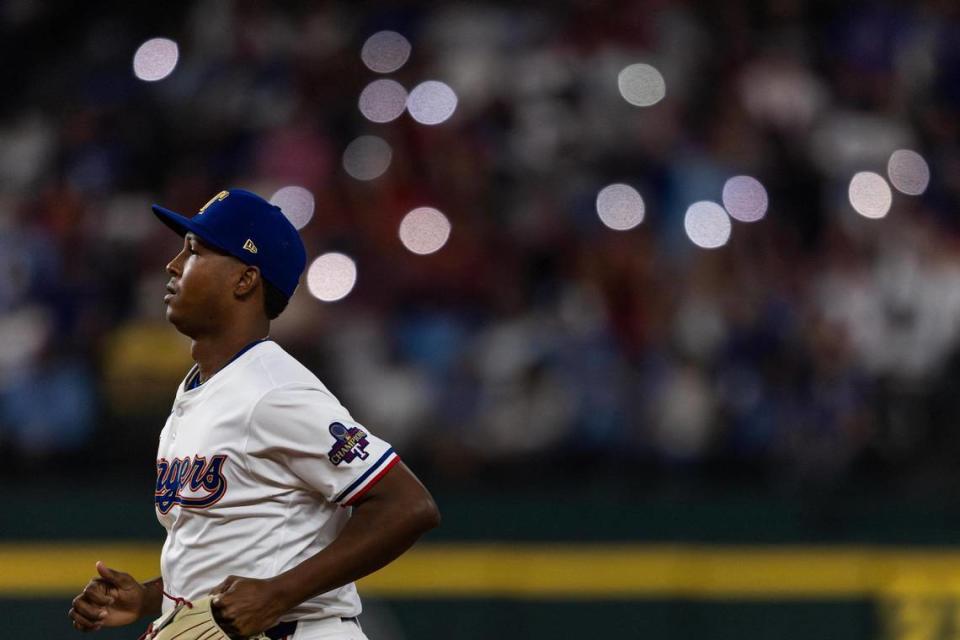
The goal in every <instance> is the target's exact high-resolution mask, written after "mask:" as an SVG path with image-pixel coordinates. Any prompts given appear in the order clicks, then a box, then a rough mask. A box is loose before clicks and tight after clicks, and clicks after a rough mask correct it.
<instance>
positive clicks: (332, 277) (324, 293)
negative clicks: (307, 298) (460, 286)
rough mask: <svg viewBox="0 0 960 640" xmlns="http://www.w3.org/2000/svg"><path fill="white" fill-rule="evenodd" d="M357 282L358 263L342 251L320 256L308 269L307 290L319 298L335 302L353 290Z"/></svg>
mask: <svg viewBox="0 0 960 640" xmlns="http://www.w3.org/2000/svg"><path fill="white" fill-rule="evenodd" d="M356 282H357V264H356V263H355V262H354V261H353V259H352V258H350V257H349V256H346V255H344V254H342V253H336V252H330V253H325V254H323V255H322V256H320V257H318V258H317V259H316V260H314V261H313V262H312V263H310V268H309V269H307V290H309V291H310V295H312V296H313V297H314V298H316V299H317V300H323V301H324V302H335V301H337V300H342V299H343V298H345V297H346V296H347V294H349V293H350V292H351V291H352V290H353V285H354V284H356Z"/></svg>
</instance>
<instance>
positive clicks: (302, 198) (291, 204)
mask: <svg viewBox="0 0 960 640" xmlns="http://www.w3.org/2000/svg"><path fill="white" fill-rule="evenodd" d="M270 204H274V205H276V206H278V207H280V210H281V211H283V215H285V216H286V217H287V220H289V221H290V222H291V223H292V224H293V226H295V227H296V228H297V229H303V228H304V227H305V226H307V223H308V222H310V219H311V218H313V208H314V200H313V194H312V193H310V191H309V190H308V189H304V188H303V187H297V186H295V185H290V186H288V187H283V188H282V189H278V190H277V192H276V193H274V194H273V195H272V196H270Z"/></svg>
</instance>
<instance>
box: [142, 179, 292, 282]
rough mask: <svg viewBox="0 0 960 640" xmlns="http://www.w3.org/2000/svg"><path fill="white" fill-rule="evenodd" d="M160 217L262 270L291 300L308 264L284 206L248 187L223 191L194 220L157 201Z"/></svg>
mask: <svg viewBox="0 0 960 640" xmlns="http://www.w3.org/2000/svg"><path fill="white" fill-rule="evenodd" d="M152 208H153V212H154V213H155V214H156V215H157V217H158V218H160V221H161V222H163V223H164V224H165V225H167V226H168V227H170V228H171V229H173V230H174V231H176V232H177V233H178V234H180V235H181V236H183V235H186V233H187V232H188V231H192V232H193V233H194V234H196V235H197V237H199V238H200V239H201V240H203V242H204V243H206V244H208V245H210V246H212V247H214V248H216V249H219V250H220V251H223V252H224V253H228V254H230V255H231V256H233V257H234V258H237V259H238V260H240V261H241V262H243V263H245V264H249V265H251V266H254V267H259V268H260V273H261V274H263V277H264V279H265V280H266V281H267V282H269V283H270V284H272V285H273V286H275V287H276V288H277V289H279V290H280V291H282V292H283V293H284V295H286V296H287V298H288V299H289V298H290V297H291V296H292V295H293V292H294V291H295V290H296V288H297V284H298V283H299V282H300V274H302V273H303V268H304V267H305V266H306V264H307V252H306V250H305V249H304V248H303V240H301V239H300V233H299V232H298V231H297V229H296V227H294V226H293V224H292V223H291V222H290V221H289V220H288V219H287V217H286V216H285V215H283V212H282V211H281V210H280V207H278V206H276V205H272V204H270V203H269V202H267V201H266V200H264V199H263V198H261V197H260V196H258V195H257V194H255V193H251V192H250V191H244V190H243V189H229V190H227V191H221V192H220V193H218V194H217V195H215V196H213V197H212V198H210V200H209V201H208V202H207V204H205V205H203V207H201V209H200V211H198V212H197V214H196V215H195V216H193V217H192V218H187V217H186V216H182V215H180V214H179V213H174V212H173V211H170V210H169V209H164V208H163V207H161V206H160V205H156V204H155V205H153V207H152Z"/></svg>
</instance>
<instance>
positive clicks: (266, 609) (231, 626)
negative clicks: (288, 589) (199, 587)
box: [210, 576, 289, 638]
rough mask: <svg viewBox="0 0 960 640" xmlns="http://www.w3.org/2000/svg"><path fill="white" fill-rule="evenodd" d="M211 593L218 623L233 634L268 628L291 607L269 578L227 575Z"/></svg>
mask: <svg viewBox="0 0 960 640" xmlns="http://www.w3.org/2000/svg"><path fill="white" fill-rule="evenodd" d="M210 595H212V596H213V600H212V601H211V606H212V608H213V613H214V617H215V618H216V620H217V623H218V624H219V625H220V626H221V627H223V630H224V631H226V632H227V633H229V634H230V635H231V636H241V637H244V638H246V637H249V636H252V635H254V634H257V633H260V632H262V631H266V630H267V629H269V628H270V627H272V626H274V625H275V624H277V621H278V620H279V618H280V616H282V615H283V614H284V613H286V612H287V609H289V607H288V606H286V605H285V604H283V602H282V598H281V597H280V593H279V590H278V589H277V587H276V586H275V584H274V583H273V582H272V581H270V580H258V579H256V578H240V577H237V576H227V578H226V579H225V580H224V581H223V582H221V583H220V584H219V585H217V586H216V587H214V589H213V591H211V592H210Z"/></svg>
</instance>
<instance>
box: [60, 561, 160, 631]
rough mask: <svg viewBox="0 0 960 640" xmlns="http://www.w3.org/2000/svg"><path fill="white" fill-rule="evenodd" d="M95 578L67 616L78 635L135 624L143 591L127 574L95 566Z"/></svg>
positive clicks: (82, 592) (75, 599)
mask: <svg viewBox="0 0 960 640" xmlns="http://www.w3.org/2000/svg"><path fill="white" fill-rule="evenodd" d="M97 573H98V574H99V577H98V578H94V579H93V580H91V581H90V582H89V583H88V584H87V586H86V587H84V588H83V591H81V592H80V595H78V596H77V597H76V598H74V599H73V606H72V607H70V611H68V612H67V615H68V616H69V617H70V619H71V620H72V621H73V628H74V629H76V630H78V631H97V630H98V629H100V628H101V627H120V626H123V625H125V624H130V623H131V622H136V620H137V619H138V618H139V617H140V611H141V609H142V607H143V601H144V594H145V592H146V588H145V587H144V586H143V585H142V584H140V583H139V582H137V581H136V580H134V578H133V576H131V575H130V574H129V573H123V572H122V571H116V570H114V569H110V568H109V567H107V566H106V565H105V564H103V563H102V562H97Z"/></svg>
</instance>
